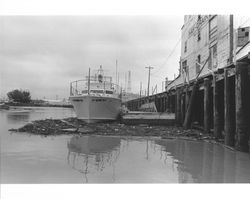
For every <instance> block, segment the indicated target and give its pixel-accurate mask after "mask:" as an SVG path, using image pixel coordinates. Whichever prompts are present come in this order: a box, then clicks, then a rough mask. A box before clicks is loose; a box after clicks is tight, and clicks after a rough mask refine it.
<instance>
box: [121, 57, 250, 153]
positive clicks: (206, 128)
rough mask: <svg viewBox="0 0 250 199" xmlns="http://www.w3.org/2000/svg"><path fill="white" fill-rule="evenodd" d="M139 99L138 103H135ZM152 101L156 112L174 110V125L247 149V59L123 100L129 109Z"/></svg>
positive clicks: (249, 105) (249, 113) (249, 102)
mask: <svg viewBox="0 0 250 199" xmlns="http://www.w3.org/2000/svg"><path fill="white" fill-rule="evenodd" d="M138 101H139V102H140V103H138ZM146 102H151V103H155V107H156V109H157V112H168V113H175V121H176V125H177V126H183V128H184V129H190V128H195V127H200V128H199V129H203V132H204V133H205V134H208V135H210V136H213V137H215V139H217V140H220V141H222V140H224V144H226V145H228V146H230V147H235V148H236V149H237V150H239V151H244V152H247V151H249V137H250V61H249V60H246V61H238V62H236V64H235V65H233V64H231V65H229V66H227V67H225V68H223V69H218V70H216V71H215V72H214V73H211V74H209V75H207V76H205V77H200V78H199V79H197V80H195V81H193V82H190V83H189V84H187V83H186V84H182V85H179V86H175V87H173V88H171V89H169V90H168V91H165V92H162V93H158V94H155V95H153V96H149V97H143V98H141V99H135V100H131V101H128V102H126V103H125V105H126V106H127V107H128V109H129V110H131V111H136V110H140V106H141V105H142V104H143V103H146Z"/></svg>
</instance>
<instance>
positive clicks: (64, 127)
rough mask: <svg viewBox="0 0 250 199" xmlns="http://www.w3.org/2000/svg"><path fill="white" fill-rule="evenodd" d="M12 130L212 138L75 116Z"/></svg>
mask: <svg viewBox="0 0 250 199" xmlns="http://www.w3.org/2000/svg"><path fill="white" fill-rule="evenodd" d="M9 131H13V132H26V133H31V134H36V135H45V136H48V135H62V134H81V135H116V136H117V135H118V136H157V137H161V138H162V139H174V138H183V139H191V140H202V139H207V140H213V138H212V137H210V136H208V135H203V134H202V133H201V131H199V130H195V129H193V130H183V129H182V128H181V127H176V126H150V125H147V124H140V125H125V124H121V123H118V122H112V123H90V124H87V123H85V122H83V121H81V120H78V119H77V118H65V119H45V120H35V121H33V122H30V123H28V124H26V125H24V126H23V127H21V128H18V129H9Z"/></svg>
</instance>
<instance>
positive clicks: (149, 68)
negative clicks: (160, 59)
mask: <svg viewBox="0 0 250 199" xmlns="http://www.w3.org/2000/svg"><path fill="white" fill-rule="evenodd" d="M145 68H148V94H147V96H148V97H149V86H150V70H151V69H153V67H151V66H149V67H145Z"/></svg>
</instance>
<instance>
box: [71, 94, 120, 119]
mask: <svg viewBox="0 0 250 199" xmlns="http://www.w3.org/2000/svg"><path fill="white" fill-rule="evenodd" d="M69 99H70V101H71V103H72V105H73V107H74V110H75V112H76V116H77V118H78V119H81V120H84V121H85V122H87V123H93V122H98V121H109V120H116V119H117V117H118V116H119V113H120V111H121V100H120V99H119V98H112V97H103V96H100V97H99V96H90V95H86V96H71V97H70V98H69Z"/></svg>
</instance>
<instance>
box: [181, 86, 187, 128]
mask: <svg viewBox="0 0 250 199" xmlns="http://www.w3.org/2000/svg"><path fill="white" fill-rule="evenodd" d="M182 91H183V90H182ZM185 97H186V96H185V93H184V92H181V124H183V122H184V119H185V110H186V109H185Z"/></svg>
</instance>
